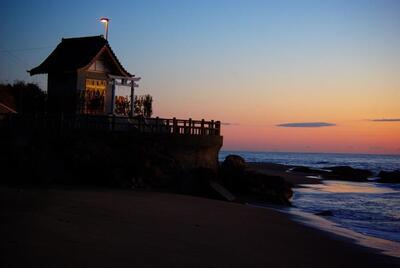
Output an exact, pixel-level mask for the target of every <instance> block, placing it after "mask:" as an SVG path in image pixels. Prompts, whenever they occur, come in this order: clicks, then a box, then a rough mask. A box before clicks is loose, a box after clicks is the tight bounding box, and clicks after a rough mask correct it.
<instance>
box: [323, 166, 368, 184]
mask: <svg viewBox="0 0 400 268" xmlns="http://www.w3.org/2000/svg"><path fill="white" fill-rule="evenodd" d="M324 169H326V170H331V173H330V174H329V175H330V176H329V177H328V176H326V177H325V176H324V178H327V179H335V180H348V181H367V178H368V177H371V176H372V175H373V173H372V172H371V171H369V170H366V169H359V168H352V167H349V166H336V167H327V168H324Z"/></svg>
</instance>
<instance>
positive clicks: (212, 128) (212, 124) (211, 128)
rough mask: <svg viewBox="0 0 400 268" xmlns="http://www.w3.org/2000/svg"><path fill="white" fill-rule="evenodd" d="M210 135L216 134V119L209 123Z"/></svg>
mask: <svg viewBox="0 0 400 268" xmlns="http://www.w3.org/2000/svg"><path fill="white" fill-rule="evenodd" d="M208 135H215V125H214V120H211V122H210V123H209V124H208Z"/></svg>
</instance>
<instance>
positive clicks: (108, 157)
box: [0, 130, 223, 186]
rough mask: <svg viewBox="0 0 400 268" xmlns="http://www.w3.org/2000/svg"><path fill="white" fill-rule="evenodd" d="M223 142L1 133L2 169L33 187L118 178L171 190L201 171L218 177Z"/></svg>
mask: <svg viewBox="0 0 400 268" xmlns="http://www.w3.org/2000/svg"><path fill="white" fill-rule="evenodd" d="M222 141H223V140H222V137H221V136H195V135H193V136H185V135H170V134H143V133H133V132H101V131H87V130H86V131H83V130H80V131H77V130H74V131H67V130H63V132H49V130H46V131H37V130H36V131H33V130H31V131H19V132H15V131H14V132H13V131H11V130H9V131H4V130H2V131H1V132H0V147H1V148H2V150H1V152H0V165H1V167H0V168H1V170H2V172H3V174H4V177H3V179H10V178H12V177H16V179H20V178H22V179H23V180H24V181H26V180H27V181H28V182H32V183H33V182H35V181H45V182H50V183H83V184H86V183H89V184H93V183H94V184H96V183H97V182H99V181H101V182H102V183H101V184H107V183H111V184H112V182H113V180H114V179H115V176H117V177H121V178H122V179H123V180H128V181H130V180H132V178H139V177H141V178H145V179H147V180H148V181H150V182H151V184H155V185H163V186H168V185H169V184H172V183H173V182H176V177H177V176H179V174H185V173H187V172H191V171H193V170H195V169H198V168H206V169H209V170H213V171H215V172H216V171H217V168H218V152H219V150H220V148H221V146H222ZM116 174H117V175H116Z"/></svg>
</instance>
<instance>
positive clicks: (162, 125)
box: [0, 114, 221, 135]
mask: <svg viewBox="0 0 400 268" xmlns="http://www.w3.org/2000/svg"><path fill="white" fill-rule="evenodd" d="M0 128H12V129H49V130H50V129H51V130H60V131H61V130H63V129H90V130H103V131H113V132H114V131H136V132H142V133H165V134H180V135H220V134H221V122H220V121H214V120H211V121H205V120H204V119H202V120H192V119H188V120H185V119H176V118H175V117H174V118H172V119H166V118H159V117H154V118H144V117H122V116H112V115H111V116H107V115H64V114H57V115H50V114H29V115H28V114H0Z"/></svg>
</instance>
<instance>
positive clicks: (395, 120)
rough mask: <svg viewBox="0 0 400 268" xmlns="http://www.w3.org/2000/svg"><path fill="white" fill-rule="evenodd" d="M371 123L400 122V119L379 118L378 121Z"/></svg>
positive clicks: (374, 120)
mask: <svg viewBox="0 0 400 268" xmlns="http://www.w3.org/2000/svg"><path fill="white" fill-rule="evenodd" d="M369 121H373V122H400V118H378V119H370V120H369Z"/></svg>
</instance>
